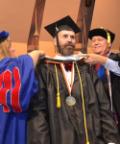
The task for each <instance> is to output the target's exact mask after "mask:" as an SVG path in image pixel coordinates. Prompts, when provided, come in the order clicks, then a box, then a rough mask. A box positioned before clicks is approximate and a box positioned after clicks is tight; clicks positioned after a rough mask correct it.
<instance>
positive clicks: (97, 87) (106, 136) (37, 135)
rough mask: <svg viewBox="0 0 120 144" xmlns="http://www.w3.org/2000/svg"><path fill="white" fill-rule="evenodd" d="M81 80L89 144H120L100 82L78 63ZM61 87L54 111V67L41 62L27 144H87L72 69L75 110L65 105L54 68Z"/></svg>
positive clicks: (64, 94)
mask: <svg viewBox="0 0 120 144" xmlns="http://www.w3.org/2000/svg"><path fill="white" fill-rule="evenodd" d="M77 64H78V67H79V70H80V75H81V78H82V86H83V94H84V99H85V110H86V120H87V130H88V137H89V141H90V144H107V143H108V142H115V143H116V144H118V143H120V141H119V136H118V132H117V128H116V125H115V122H114V121H113V118H112V115H111V112H110V105H109V101H108V98H107V96H106V94H105V91H104V89H103V85H102V83H101V81H100V80H99V79H98V78H97V76H96V75H95V73H94V72H93V70H91V68H90V67H89V66H88V65H86V64H83V63H81V62H79V63H77ZM56 66H57V70H58V77H59V83H60V96H61V107H60V108H57V107H56V88H57V84H56V83H57V82H56V76H55V69H54V64H53V63H44V62H41V63H40V64H39V65H38V68H37V73H38V79H39V87H40V91H39V93H38V95H36V96H35V97H34V99H33V100H32V105H31V106H32V109H31V113H30V116H31V118H30V121H29V129H28V139H29V142H28V143H29V144H86V135H85V127H84V120H83V108H82V100H81V89H80V81H79V78H78V73H77V70H76V67H75V78H74V84H73V88H72V96H74V97H75V99H76V104H75V105H74V106H68V105H67V104H66V102H65V100H66V97H67V96H68V95H69V93H68V90H67V87H66V84H65V80H64V78H63V74H62V71H61V68H60V66H59V64H56Z"/></svg>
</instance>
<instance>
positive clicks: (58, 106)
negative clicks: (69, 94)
mask: <svg viewBox="0 0 120 144" xmlns="http://www.w3.org/2000/svg"><path fill="white" fill-rule="evenodd" d="M56 99H57V108H61V99H60V93H57V97H56Z"/></svg>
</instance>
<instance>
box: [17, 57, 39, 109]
mask: <svg viewBox="0 0 120 144" xmlns="http://www.w3.org/2000/svg"><path fill="white" fill-rule="evenodd" d="M18 63H19V64H20V65H19V68H20V73H21V91H20V103H21V108H22V110H26V109H27V108H28V106H29V103H30V100H31V97H32V96H33V95H34V94H35V93H36V92H37V80H36V77H35V70H34V65H33V60H32V58H31V57H30V56H29V55H23V56H20V57H18Z"/></svg>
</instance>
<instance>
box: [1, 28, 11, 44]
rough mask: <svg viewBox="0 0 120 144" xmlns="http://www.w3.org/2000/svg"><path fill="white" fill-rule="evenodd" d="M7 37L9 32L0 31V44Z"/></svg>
mask: <svg viewBox="0 0 120 144" xmlns="http://www.w3.org/2000/svg"><path fill="white" fill-rule="evenodd" d="M8 36H9V32H7V31H1V32H0V43H1V42H3V41H4V40H6V39H7V38H8Z"/></svg>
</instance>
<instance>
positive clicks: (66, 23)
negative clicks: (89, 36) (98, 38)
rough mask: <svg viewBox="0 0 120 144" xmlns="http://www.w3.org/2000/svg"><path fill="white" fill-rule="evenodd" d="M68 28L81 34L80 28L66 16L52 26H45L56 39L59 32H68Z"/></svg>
mask: <svg viewBox="0 0 120 144" xmlns="http://www.w3.org/2000/svg"><path fill="white" fill-rule="evenodd" d="M67 27H69V28H71V29H72V30H73V31H74V32H75V33H78V32H80V28H79V27H78V26H77V24H76V23H75V22H74V21H73V20H72V18H71V17H70V16H66V17H64V18H62V19H59V20H58V21H56V22H54V23H52V24H49V25H47V26H45V29H46V30H47V31H48V33H49V34H50V35H51V36H52V37H55V36H56V34H57V33H58V32H59V31H61V30H66V29H67Z"/></svg>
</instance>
